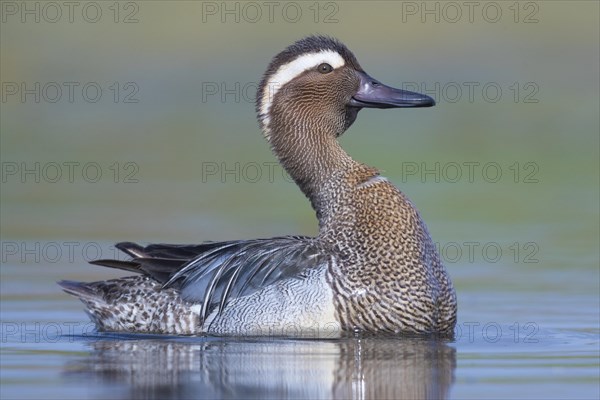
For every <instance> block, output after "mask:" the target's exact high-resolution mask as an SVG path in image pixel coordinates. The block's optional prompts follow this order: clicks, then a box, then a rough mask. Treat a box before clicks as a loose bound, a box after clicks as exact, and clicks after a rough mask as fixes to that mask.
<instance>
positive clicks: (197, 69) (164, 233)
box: [0, 1, 600, 382]
mask: <svg viewBox="0 0 600 400" xmlns="http://www.w3.org/2000/svg"><path fill="white" fill-rule="evenodd" d="M466 3H468V2H466ZM1 7H2V25H1V35H0V49H1V61H0V67H1V82H2V100H1V103H0V107H1V110H0V134H1V136H0V156H1V162H2V181H1V193H0V201H1V209H0V218H1V224H0V235H1V238H2V271H1V272H2V281H1V288H2V291H1V295H2V299H3V300H2V309H3V318H4V319H7V318H9V317H8V316H10V318H13V319H14V318H17V317H16V315H24V314H23V313H25V314H27V313H32V314H27V315H29V317H31V318H34V316H35V315H37V314H39V312H40V310H45V309H46V308H45V307H50V306H49V305H48V306H45V305H44V302H45V301H46V300H49V299H61V301H63V300H64V302H63V303H61V304H62V306H61V310H70V311H72V312H73V314H69V316H76V317H80V318H81V319H82V320H83V319H85V316H84V314H83V313H81V311H80V309H81V305H80V304H79V303H78V302H76V301H74V300H72V299H67V297H66V296H65V295H63V294H62V293H60V292H59V290H58V288H57V287H56V286H55V285H54V280H56V279H59V278H69V279H97V278H102V279H104V278H107V277H110V276H114V275H115V274H116V273H115V272H111V271H107V270H102V269H98V268H97V267H91V266H90V267H88V266H86V265H85V261H86V260H88V259H91V258H97V257H114V256H116V254H115V250H114V247H113V246H112V243H114V242H118V241H124V240H127V241H138V242H142V243H149V242H171V243H175V242H181V243H195V242H201V241H205V240H226V239H242V238H253V237H269V236H274V235H284V234H304V235H315V234H316V233H317V224H316V220H315V216H314V212H313V211H312V209H311V208H310V205H309V203H308V202H307V201H306V199H305V198H304V197H303V195H302V193H301V192H300V191H299V190H298V189H297V188H296V187H295V185H294V184H293V183H292V182H290V180H289V178H287V176H286V175H285V174H284V173H283V171H282V170H281V168H280V167H279V166H278V165H276V160H275V158H274V156H273V155H272V154H271V152H270V150H269V148H268V145H267V144H266V142H265V141H264V139H263V138H262V137H261V132H260V131H259V129H258V126H257V123H256V116H255V111H254V100H255V90H256V86H257V84H258V82H259V81H260V78H261V76H262V74H263V72H264V70H265V68H266V66H267V64H268V63H269V61H270V59H271V57H272V56H274V55H275V54H276V53H277V52H279V51H281V50H282V49H283V48H285V47H286V46H287V45H289V44H291V43H292V42H293V41H295V40H297V39H299V38H302V37H304V36H306V35H308V34H317V33H320V34H326V35H331V36H335V37H337V38H339V39H340V40H341V41H343V42H344V43H345V44H346V45H347V46H348V47H349V48H350V49H351V50H352V51H353V52H354V53H355V55H356V56H357V58H358V60H359V61H360V63H361V64H362V66H363V67H364V69H365V70H366V71H367V72H368V73H369V74H371V75H372V76H374V77H375V78H377V79H379V80H381V81H382V82H384V83H386V84H388V85H391V86H396V87H404V88H406V89H410V90H415V91H420V92H424V93H427V94H429V95H431V96H432V97H434V98H435V99H436V101H437V105H436V106H435V107H433V108H430V109H418V110H410V109H404V110H363V111H362V112H361V113H360V115H359V118H358V119H357V121H356V123H355V124H354V125H353V126H352V127H351V128H350V130H349V131H348V132H347V133H346V134H345V135H344V137H343V138H342V145H343V146H344V148H345V149H346V150H347V151H348V153H350V154H351V155H352V156H353V157H354V158H355V159H357V160H359V161H362V162H365V163H367V164H370V165H373V166H376V167H378V168H380V169H381V170H382V171H383V174H384V175H385V176H387V177H388V178H389V179H390V180H391V181H393V182H394V183H395V184H396V185H397V186H398V187H399V188H400V189H401V190H402V191H403V192H405V193H406V194H407V195H408V196H409V197H410V198H411V200H412V201H413V202H414V203H415V204H416V206H417V208H418V209H419V210H420V212H421V214H422V216H423V218H424V220H425V221H426V223H427V224H428V227H429V230H430V233H431V235H432V236H433V238H434V241H436V243H438V245H439V247H440V252H441V254H442V258H443V259H444V260H445V263H446V265H447V267H448V269H449V271H450V274H451V275H452V276H453V278H454V281H455V285H456V287H457V290H458V293H459V300H460V302H461V308H460V311H461V313H460V318H461V321H466V320H482V319H483V318H487V319H488V320H489V319H490V318H491V319H494V318H496V319H495V320H497V321H500V322H501V323H508V324H510V323H513V322H514V321H515V320H518V321H521V322H527V321H535V322H536V323H537V324H539V326H542V327H543V326H551V327H553V328H556V327H567V326H568V327H569V328H575V329H581V331H582V332H593V333H594V334H597V333H598V309H599V307H600V304H599V303H598V302H599V301H600V300H598V293H599V285H600V284H599V279H600V278H599V265H598V263H599V248H598V246H599V214H600V212H599V204H600V199H599V148H600V145H599V130H600V127H599V108H600V105H599V77H600V70H599V45H598V37H599V34H600V32H599V22H598V20H599V3H598V2H593V1H536V2H504V1H501V2H472V3H469V4H465V2H434V1H431V2H392V1H348V2H304V1H302V2H273V3H269V2H184V1H175V2H169V1H133V2H97V3H94V2H75V3H74V5H73V6H66V5H63V4H62V3H61V2H58V3H54V2H10V1H3V2H2V3H1ZM119 257H122V256H119ZM515 296H516V297H515ZM515 298H518V299H519V300H518V301H516V300H514V299H515ZM509 299H513V301H510V300H509ZM503 304H510V305H509V306H504V308H503ZM561 305H562V306H563V307H564V308H563V309H561V308H560V307H561ZM52 307H54V309H55V306H52ZM32 308H33V309H35V311H31V310H32ZM561 310H562V311H561ZM9 311H10V312H11V313H10V314H7V312H9ZM596 363H597V360H596ZM595 365H597V364H595ZM588 382H589V381H588Z"/></svg>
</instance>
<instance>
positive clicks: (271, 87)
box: [260, 50, 345, 126]
mask: <svg viewBox="0 0 600 400" xmlns="http://www.w3.org/2000/svg"><path fill="white" fill-rule="evenodd" d="M322 63H327V64H329V65H331V66H332V67H333V69H336V68H339V67H342V66H343V65H344V64H345V61H344V58H343V57H342V56H341V55H340V53H338V52H337V51H333V50H322V51H319V52H317V53H307V54H303V55H301V56H300V57H297V58H295V59H294V60H292V61H290V62H289V63H287V64H284V65H282V66H281V67H279V69H277V72H275V73H274V74H273V75H272V76H271V77H270V78H269V80H268V82H267V83H266V85H265V86H266V87H265V88H264V90H263V95H262V99H261V100H262V101H261V107H260V112H261V114H262V116H263V121H264V124H265V126H268V125H269V110H270V109H271V104H272V101H273V98H274V97H275V94H276V93H277V92H278V91H279V89H280V88H282V87H283V86H284V85H285V84H287V83H288V82H290V81H291V80H293V79H294V78H295V77H297V76H298V75H300V74H301V73H303V72H304V71H306V70H309V69H312V68H315V67H316V66H318V65H319V64H322Z"/></svg>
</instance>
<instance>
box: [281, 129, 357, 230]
mask: <svg viewBox="0 0 600 400" xmlns="http://www.w3.org/2000/svg"><path fill="white" fill-rule="evenodd" d="M270 142H271V146H272V148H273V151H274V153H275V154H276V155H277V157H278V158H279V161H280V163H281V165H283V167H284V168H285V170H286V171H287V172H288V174H290V176H291V177H292V178H293V179H294V181H295V182H296V184H297V185H298V186H299V187H300V189H301V190H302V192H303V193H304V194H305V195H306V197H308V199H309V200H310V202H311V205H312V207H313V209H314V210H315V211H316V212H317V217H318V218H320V216H321V212H322V210H323V209H324V208H325V207H326V205H327V204H326V203H327V202H328V201H330V200H328V198H329V197H330V196H327V195H328V193H327V190H326V188H328V189H330V188H331V185H332V184H336V183H337V182H335V180H338V179H339V177H340V176H341V175H343V173H344V171H350V170H352V169H353V168H354V166H356V165H358V163H357V162H356V161H354V160H353V159H352V158H351V157H350V156H349V155H348V154H347V153H346V152H345V151H344V149H342V147H341V146H340V145H339V143H338V141H337V140H336V138H335V136H334V135H333V134H331V133H329V132H326V131H325V130H321V129H319V128H309V127H307V126H303V125H302V124H295V125H293V127H292V128H291V129H288V130H286V131H278V132H271V135H270ZM340 184H343V183H340Z"/></svg>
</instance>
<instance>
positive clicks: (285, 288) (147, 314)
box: [59, 36, 457, 337]
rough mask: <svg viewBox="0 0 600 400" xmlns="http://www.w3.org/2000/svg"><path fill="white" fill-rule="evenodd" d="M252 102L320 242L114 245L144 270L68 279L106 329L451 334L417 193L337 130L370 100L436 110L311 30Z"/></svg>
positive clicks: (452, 298)
mask: <svg viewBox="0 0 600 400" xmlns="http://www.w3.org/2000/svg"><path fill="white" fill-rule="evenodd" d="M256 103H257V104H256V109H257V112H258V120H259V124H260V127H261V128H262V131H263V132H264V135H265V137H266V139H267V141H268V142H269V144H270V145H271V148H272V150H273V152H274V153H275V154H276V156H277V157H278V158H279V161H280V162H281V164H282V165H283V167H284V168H285V170H286V171H287V172H288V173H289V175H290V176H291V177H292V178H293V179H294V181H295V182H296V183H297V185H298V186H299V187H300V189H301V190H302V192H303V193H304V194H305V195H306V197H308V199H309V200H310V202H311V204H312V207H313V208H314V210H315V211H316V215H317V218H318V220H319V235H318V236H317V237H304V236H282V237H275V238H271V239H253V240H236V241H228V242H218V243H217V242H206V243H202V244H199V245H171V244H151V245H148V246H145V247H143V246H140V245H137V244H135V243H118V244H117V245H116V247H117V248H118V249H120V250H122V251H123V252H125V253H126V254H128V255H129V256H131V257H132V260H131V261H119V260H97V261H93V262H92V264H97V265H103V266H108V267H113V268H120V269H124V270H127V271H131V272H134V273H136V275H135V276H129V277H125V278H120V279H113V280H108V281H101V282H92V283H82V282H72V281H61V282H59V284H60V285H61V286H62V288H63V289H64V291H65V292H67V293H69V294H72V295H74V296H76V297H78V298H79V299H80V300H81V301H82V302H83V303H84V304H85V306H86V307H87V312H88V314H89V315H90V317H91V319H92V320H93V321H94V322H95V324H96V326H97V327H98V329H99V330H102V331H119V332H145V333H163V334H184V335H195V334H214V335H242V336H243V335H258V336H260V335H291V336H317V337H333V336H340V335H342V334H343V333H344V332H357V331H365V332H369V333H379V332H388V333H390V332H391V333H410V334H414V333H417V334H422V333H441V334H450V335H451V333H452V331H453V328H454V325H455V323H456V309H457V306H456V295H455V292H454V288H453V286H452V283H451V281H450V278H449V276H448V274H447V272H446V270H445V269H444V266H443V265H442V263H441V262H440V257H439V255H438V253H437V251H436V248H435V246H434V243H433V241H432V240H431V237H430V236H429V233H428V231H427V228H426V227H425V224H424V223H423V221H422V219H421V217H420V215H419V213H418V212H417V210H416V209H415V207H414V206H413V204H412V203H411V202H410V200H409V199H408V198H407V197H406V196H405V195H404V194H403V193H402V192H400V191H399V190H398V189H397V188H396V187H395V186H394V185H392V184H391V183H390V182H389V181H388V180H387V179H386V178H384V177H383V176H381V175H380V174H379V171H378V170H377V169H375V168H373V167H370V166H367V165H365V164H361V163H359V162H357V161H354V160H353V159H352V158H351V157H350V156H349V155H348V154H347V153H346V152H345V151H344V150H343V149H342V147H341V146H340V145H339V143H338V141H337V138H338V137H339V136H340V135H341V134H342V133H344V131H346V129H348V127H350V125H352V123H353V122H354V121H355V120H356V116H357V114H358V112H359V111H360V110H361V109H363V108H401V107H430V106H433V105H434V104H435V102H434V101H433V99H431V98H430V97H428V96H425V95H422V94H419V93H413V92H408V91H405V90H400V89H395V88H392V87H389V86H386V85H384V84H382V83H380V82H379V81H377V80H376V79H374V78H372V77H370V76H369V75H368V74H367V73H366V72H365V71H364V70H363V69H362V67H361V66H360V64H359V63H358V61H357V60H356V58H355V56H354V55H353V54H352V52H350V50H348V48H346V46H344V45H343V44H342V43H340V42H339V41H337V40H335V39H332V38H329V37H324V36H310V37H307V38H304V39H302V40H299V41H297V42H296V43H294V44H292V45H291V46H289V47H288V48H287V49H285V50H284V51H282V52H281V53H279V54H278V55H276V56H275V58H273V60H272V61H271V63H270V65H269V66H268V68H267V71H266V73H265V74H264V77H263V79H262V82H261V83H260V86H259V89H258V93H257V102H256Z"/></svg>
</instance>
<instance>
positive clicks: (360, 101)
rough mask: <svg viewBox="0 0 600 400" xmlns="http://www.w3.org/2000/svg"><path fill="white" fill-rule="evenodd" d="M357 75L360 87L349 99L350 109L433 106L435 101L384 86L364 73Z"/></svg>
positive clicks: (418, 94)
mask: <svg viewBox="0 0 600 400" xmlns="http://www.w3.org/2000/svg"><path fill="white" fill-rule="evenodd" d="M357 74H358V76H359V78H360V86H359V88H358V91H357V92H356V93H355V94H354V96H352V98H351V99H350V102H349V105H350V106H352V107H364V108H401V107H431V106H434V105H435V100H433V99H432V98H431V97H429V96H427V95H424V94H421V93H416V92H410V91H408V90H402V89H396V88H393V87H390V86H387V85H384V84H383V83H381V82H379V81H378V80H377V79H374V78H372V77H370V76H369V75H367V74H366V73H364V72H358V73H357Z"/></svg>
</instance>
